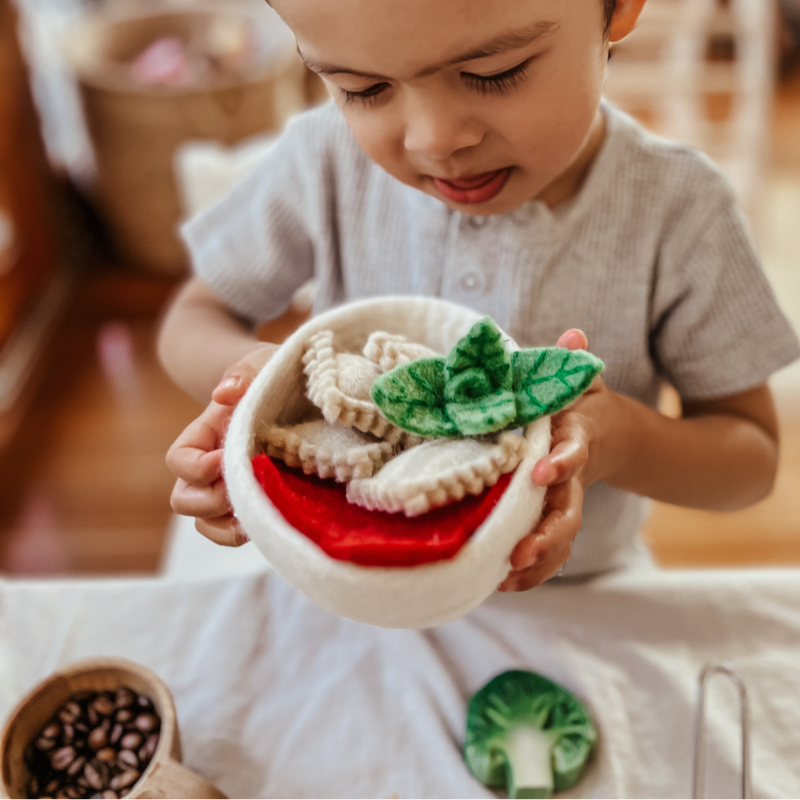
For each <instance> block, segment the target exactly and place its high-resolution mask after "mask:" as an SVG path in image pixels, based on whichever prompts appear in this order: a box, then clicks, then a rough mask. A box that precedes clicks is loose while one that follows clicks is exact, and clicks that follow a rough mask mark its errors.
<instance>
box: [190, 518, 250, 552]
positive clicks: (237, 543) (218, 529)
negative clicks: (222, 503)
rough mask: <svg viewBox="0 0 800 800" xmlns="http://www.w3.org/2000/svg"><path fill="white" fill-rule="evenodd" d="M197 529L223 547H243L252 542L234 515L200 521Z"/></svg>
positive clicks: (196, 526) (196, 525)
mask: <svg viewBox="0 0 800 800" xmlns="http://www.w3.org/2000/svg"><path fill="white" fill-rule="evenodd" d="M195 528H197V530H198V531H199V532H200V533H202V534H203V536H205V537H206V539H210V540H211V541H212V542H215V543H216V544H221V545H222V546H223V547H241V545H243V544H246V543H247V542H249V541H250V538H249V537H248V536H247V534H246V533H245V532H244V531H243V530H242V529H241V528H240V527H239V523H238V521H237V520H236V517H234V516H233V514H226V515H224V516H221V517H216V518H214V519H198V520H196V521H195Z"/></svg>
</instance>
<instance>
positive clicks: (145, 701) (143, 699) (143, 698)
mask: <svg viewBox="0 0 800 800" xmlns="http://www.w3.org/2000/svg"><path fill="white" fill-rule="evenodd" d="M136 702H137V703H138V704H139V707H140V708H146V709H151V708H152V707H153V701H152V700H151V699H150V698H149V697H148V696H147V695H145V694H140V695H139V696H138V697H137V698H136Z"/></svg>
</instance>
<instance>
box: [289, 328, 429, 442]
mask: <svg viewBox="0 0 800 800" xmlns="http://www.w3.org/2000/svg"><path fill="white" fill-rule="evenodd" d="M303 367H304V371H305V374H306V375H307V377H308V398H309V400H311V402H312V403H314V405H315V406H317V408H319V409H320V410H321V411H322V415H323V416H324V417H325V419H326V420H327V421H328V422H329V423H330V424H332V425H333V424H335V423H339V424H341V425H344V426H346V427H349V428H358V430H360V431H363V432H364V433H371V434H373V435H374V436H376V437H378V438H380V439H384V440H385V441H387V442H389V443H391V444H401V445H402V446H404V447H410V446H411V445H413V444H418V443H419V441H420V440H419V438H418V437H417V436H413V437H410V436H409V434H408V432H407V431H404V430H402V429H400V428H398V427H397V426H395V425H393V424H392V423H391V422H389V420H387V419H386V417H384V416H383V414H382V413H381V410H380V409H379V408H378V407H377V406H376V405H375V402H374V401H373V400H372V397H371V395H370V390H371V388H372V384H373V383H374V381H375V379H376V378H377V377H378V376H379V375H380V374H381V372H380V369H379V367H378V365H377V364H376V363H375V362H374V361H372V360H371V359H369V358H367V357H366V356H363V355H358V354H356V353H343V352H337V350H336V348H335V346H334V335H333V332H332V331H329V330H323V331H319V333H316V334H314V335H313V336H311V337H310V338H309V340H308V343H307V345H306V351H305V354H304V356H303Z"/></svg>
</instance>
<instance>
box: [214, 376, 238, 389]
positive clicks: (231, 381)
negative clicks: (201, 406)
mask: <svg viewBox="0 0 800 800" xmlns="http://www.w3.org/2000/svg"><path fill="white" fill-rule="evenodd" d="M240 380H241V378H237V377H231V378H223V379H222V380H221V381H220V382H219V384H218V385H217V388H216V389H214V391H215V392H216V391H222V390H223V389H235V388H236V387H237V386H238V385H239V382H240Z"/></svg>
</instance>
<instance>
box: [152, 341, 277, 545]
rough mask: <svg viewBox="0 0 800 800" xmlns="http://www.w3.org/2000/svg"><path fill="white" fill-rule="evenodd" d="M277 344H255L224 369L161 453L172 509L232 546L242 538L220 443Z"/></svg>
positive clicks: (215, 538)
mask: <svg viewBox="0 0 800 800" xmlns="http://www.w3.org/2000/svg"><path fill="white" fill-rule="evenodd" d="M277 349H278V348H277V346H276V345H272V344H270V345H263V346H260V347H258V348H257V349H256V350H253V351H252V352H251V353H248V354H247V355H246V356H245V357H244V358H242V359H241V360H240V361H238V362H237V363H236V364H234V365H233V366H232V367H230V368H229V369H227V370H226V371H225V374H224V375H223V377H222V380H221V381H220V383H219V385H218V386H217V388H216V389H214V392H213V393H212V401H211V403H209V405H208V406H207V407H206V409H205V410H204V411H203V413H202V414H200V416H199V417H198V418H197V419H196V420H194V421H193V422H192V423H190V424H189V425H188V426H187V428H186V429H185V430H184V431H183V433H181V435H180V436H179V437H178V438H177V439H176V440H175V442H174V444H173V445H172V447H170V449H169V451H168V452H167V466H168V467H169V468H170V470H171V471H172V472H173V473H174V474H175V475H177V477H178V480H177V481H176V482H175V487H174V489H173V490H172V497H171V500H170V502H171V505H172V508H173V510H174V511H176V512H177V513H178V514H183V515H185V516H188V517H195V518H196V520H195V527H196V528H197V530H198V531H200V533H202V534H203V536H206V537H207V538H209V539H211V541H212V542H216V543H217V544H222V545H228V546H233V547H238V546H239V545H242V544H244V543H245V542H247V541H248V538H247V536H246V535H245V533H244V532H243V531H242V530H241V529H240V528H239V524H238V522H237V521H236V518H235V517H234V516H233V513H232V512H231V506H230V503H229V502H228V495H227V492H226V490H225V482H224V480H223V479H222V443H223V440H224V438H225V430H226V428H227V426H228V422H229V420H230V418H231V415H232V414H233V409H234V408H235V406H236V404H237V403H238V402H239V400H241V399H242V397H243V396H244V393H245V392H246V391H247V387H248V386H250V384H251V383H252V382H253V379H254V378H255V376H256V375H257V374H258V372H259V370H260V369H261V367H263V366H264V364H266V363H267V361H269V359H270V358H271V357H272V356H273V355H274V353H275V352H276V350H277Z"/></svg>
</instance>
